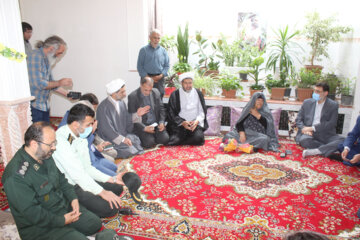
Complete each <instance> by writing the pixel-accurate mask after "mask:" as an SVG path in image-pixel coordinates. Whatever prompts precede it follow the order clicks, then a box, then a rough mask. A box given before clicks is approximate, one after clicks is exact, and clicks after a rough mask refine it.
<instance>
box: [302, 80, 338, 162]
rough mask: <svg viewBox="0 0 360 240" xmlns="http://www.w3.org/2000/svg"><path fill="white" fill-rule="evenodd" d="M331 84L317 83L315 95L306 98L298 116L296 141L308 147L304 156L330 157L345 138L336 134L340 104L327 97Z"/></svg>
mask: <svg viewBox="0 0 360 240" xmlns="http://www.w3.org/2000/svg"><path fill="white" fill-rule="evenodd" d="M328 94H329V85H328V84H327V83H324V82H321V83H317V84H316V86H315V89H314V93H313V97H312V98H311V99H306V100H305V101H304V103H303V105H302V106H301V109H300V111H299V113H298V116H297V118H296V125H297V127H298V133H297V135H296V142H297V143H298V144H300V145H301V146H302V147H304V148H306V149H305V150H304V151H303V157H304V158H305V157H307V156H313V155H323V156H325V157H330V156H331V155H332V154H333V153H334V152H336V151H337V147H338V145H339V143H341V142H343V140H344V138H343V137H341V136H338V135H337V134H336V124H337V118H338V109H339V105H338V103H337V102H335V101H333V100H331V99H330V98H328V97H327V95H328Z"/></svg>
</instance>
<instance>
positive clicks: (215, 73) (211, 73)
mask: <svg viewBox="0 0 360 240" xmlns="http://www.w3.org/2000/svg"><path fill="white" fill-rule="evenodd" d="M209 75H211V77H215V76H217V75H219V70H207V71H205V73H204V76H209Z"/></svg>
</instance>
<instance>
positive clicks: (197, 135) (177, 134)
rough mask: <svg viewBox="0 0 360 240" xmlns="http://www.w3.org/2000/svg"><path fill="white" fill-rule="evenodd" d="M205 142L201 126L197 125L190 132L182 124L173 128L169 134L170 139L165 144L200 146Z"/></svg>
mask: <svg viewBox="0 0 360 240" xmlns="http://www.w3.org/2000/svg"><path fill="white" fill-rule="evenodd" d="M204 143H205V136H204V130H203V129H202V127H199V126H197V127H196V129H195V130H194V131H193V132H192V131H189V130H187V129H185V128H184V127H183V126H181V127H177V128H175V129H173V132H172V134H171V135H170V140H169V142H168V144H167V145H169V146H176V145H196V146H201V145H204Z"/></svg>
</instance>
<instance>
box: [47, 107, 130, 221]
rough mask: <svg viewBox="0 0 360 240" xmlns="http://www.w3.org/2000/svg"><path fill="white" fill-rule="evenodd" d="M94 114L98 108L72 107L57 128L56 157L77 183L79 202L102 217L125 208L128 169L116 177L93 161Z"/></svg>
mask: <svg viewBox="0 0 360 240" xmlns="http://www.w3.org/2000/svg"><path fill="white" fill-rule="evenodd" d="M94 116H95V112H94V111H93V110H92V109H91V108H90V107H88V106H86V105H84V104H76V105H75V106H73V107H72V108H71V109H70V112H69V116H68V120H67V125H65V126H63V127H61V128H59V129H58V130H57V131H56V139H57V142H58V147H57V149H56V151H55V153H54V159H55V163H56V165H57V167H58V168H59V169H60V171H61V172H63V173H64V174H65V176H66V178H67V179H68V181H69V183H70V184H72V185H75V192H76V194H77V196H78V198H79V202H80V203H81V204H83V205H84V206H85V207H86V208H87V209H89V210H90V211H92V212H94V213H95V214H96V215H98V216H99V217H110V216H114V215H115V214H116V213H117V212H118V209H119V208H121V201H120V197H119V195H120V194H121V193H122V192H123V184H124V183H123V177H124V176H126V174H128V173H126V174H125V175H123V174H124V173H120V174H118V175H117V176H116V177H112V176H109V175H107V174H104V173H102V172H100V171H99V170H98V169H96V168H95V167H93V166H92V165H91V161H90V155H89V148H88V141H87V140H86V137H87V136H88V135H89V134H90V133H91V131H92V124H93V123H94ZM129 189H130V188H129Z"/></svg>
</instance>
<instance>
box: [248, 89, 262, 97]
mask: <svg viewBox="0 0 360 240" xmlns="http://www.w3.org/2000/svg"><path fill="white" fill-rule="evenodd" d="M262 91H263V90H254V89H251V88H250V97H252V95H254V93H256V92H262Z"/></svg>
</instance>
